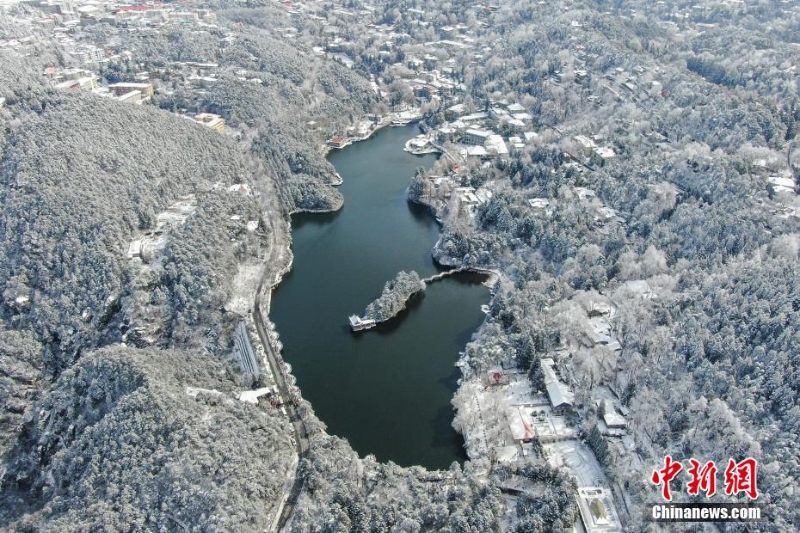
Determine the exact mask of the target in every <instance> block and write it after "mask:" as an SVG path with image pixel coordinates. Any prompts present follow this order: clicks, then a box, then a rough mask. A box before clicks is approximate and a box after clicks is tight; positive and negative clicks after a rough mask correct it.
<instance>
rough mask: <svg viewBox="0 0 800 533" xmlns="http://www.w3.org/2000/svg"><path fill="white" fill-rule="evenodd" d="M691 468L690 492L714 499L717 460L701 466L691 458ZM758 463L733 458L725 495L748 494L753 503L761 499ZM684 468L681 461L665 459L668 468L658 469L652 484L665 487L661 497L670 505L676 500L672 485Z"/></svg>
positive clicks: (654, 472) (688, 472)
mask: <svg viewBox="0 0 800 533" xmlns="http://www.w3.org/2000/svg"><path fill="white" fill-rule="evenodd" d="M689 464H690V465H691V466H690V467H689V468H688V469H687V470H686V473H687V474H688V475H689V482H688V483H687V484H686V493H687V494H690V495H692V496H697V495H699V494H700V493H701V492H703V493H705V495H706V496H708V497H710V496H713V495H714V494H716V493H717V465H716V464H715V463H714V461H708V462H707V463H705V464H701V463H700V461H698V460H697V459H695V458H691V459H689ZM757 469H758V463H757V461H756V460H755V459H753V458H752V457H748V458H746V459H744V460H742V461H740V462H738V463H737V462H736V461H734V460H733V459H730V460H729V461H728V466H727V468H725V494H727V495H728V496H738V495H739V494H740V493H744V494H745V495H747V497H748V498H750V499H751V500H755V499H756V498H758V488H757V481H756V479H757V476H756V471H757ZM681 470H683V465H682V464H681V463H679V462H678V461H673V460H672V457H671V456H669V455H667V456H666V457H664V467H663V468H661V469H659V470H654V471H653V475H652V476H651V477H650V481H651V482H652V483H653V485H661V495H662V496H663V497H664V499H665V500H666V501H668V502H671V501H672V492H671V491H670V486H669V483H670V481H672V480H673V479H675V476H677V475H678V474H679V473H680V471H681Z"/></svg>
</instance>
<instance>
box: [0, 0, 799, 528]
mask: <svg viewBox="0 0 800 533" xmlns="http://www.w3.org/2000/svg"><path fill="white" fill-rule="evenodd" d="M190 8H191V9H195V8H196V9H197V10H200V12H201V15H202V17H203V20H204V21H205V22H203V24H202V25H195V26H193V25H192V24H193V23H192V22H188V23H174V24H172V23H170V24H165V25H163V26H154V25H153V24H151V23H150V22H142V23H141V24H139V23H138V22H133V23H131V22H129V21H126V18H125V17H127V16H128V15H125V17H123V16H121V15H119V16H118V11H114V10H113V9H110V10H109V11H108V13H106V14H102V15H97V16H85V13H84V16H81V17H77V18H76V19H74V20H75V22H76V24H73V23H72V22H71V20H72V19H70V18H69V17H68V16H67V15H66V14H65V13H60V12H58V11H57V10H56V11H47V10H46V8H45V7H41V8H40V7H37V6H35V5H32V4H30V3H25V4H23V5H19V6H15V7H11V8H8V9H3V10H2V11H0V44H2V48H3V49H2V50H0V126H1V127H0V150H2V157H1V158H0V236H2V238H0V291H2V300H1V301H0V403H1V404H2V405H3V408H4V417H3V418H2V422H0V453H2V465H1V466H0V485H1V486H2V488H0V529H3V530H10V531H89V530H99V529H103V528H105V529H108V530H119V531H135V530H158V531H172V530H183V531H190V530H191V531H264V530H266V529H268V528H270V527H271V524H272V523H273V519H274V515H275V513H276V512H277V509H278V507H279V503H278V502H279V501H281V499H282V497H283V496H284V494H285V487H286V484H287V481H291V479H292V476H293V475H295V473H296V475H297V476H298V478H299V479H300V480H301V486H302V490H301V491H300V495H299V498H298V500H297V501H298V504H297V506H296V508H295V510H294V513H293V514H292V516H291V518H290V520H289V522H288V525H287V527H286V530H288V531H298V532H300V531H309V530H311V531H409V532H410V531H452V532H466V531H469V532H476V533H477V532H484V531H509V530H510V531H520V532H523V531H524V532H539V531H564V530H568V529H569V528H571V527H572V524H574V523H575V520H576V519H577V516H578V514H577V513H578V506H577V505H576V500H575V494H574V493H575V491H576V482H575V480H574V479H573V478H572V477H571V476H570V474H569V473H568V472H567V470H565V469H563V468H555V467H553V466H552V465H550V464H548V463H547V461H546V460H544V459H543V458H544V457H545V453H544V452H543V444H542V443H541V442H538V439H533V440H534V443H533V445H532V446H533V449H534V451H535V453H534V454H532V455H531V456H525V457H523V458H520V457H516V456H514V457H515V458H514V459H512V460H510V461H509V462H507V463H505V464H501V463H500V462H499V461H498V460H497V457H496V455H495V456H490V455H488V454H487V455H486V457H478V455H480V454H478V453H474V454H473V453H472V452H473V450H470V452H471V453H470V456H471V457H472V456H473V455H474V456H475V457H474V458H473V460H471V461H468V462H467V463H466V464H465V465H463V467H462V466H460V465H458V464H455V465H454V466H453V467H452V468H451V469H450V470H448V471H443V472H428V471H425V470H424V469H422V468H400V467H397V466H396V465H393V464H391V463H389V464H380V463H378V462H377V461H375V460H374V459H373V458H372V457H369V456H368V457H366V458H359V457H357V455H356V454H355V452H353V450H352V449H351V448H350V447H349V445H348V444H347V442H346V441H344V440H342V439H339V438H336V437H332V436H329V435H327V434H326V433H325V428H324V425H323V424H322V423H321V422H320V421H319V420H317V419H316V418H315V416H314V413H313V406H312V405H309V404H308V403H307V402H305V401H304V400H302V398H301V397H298V398H297V399H296V403H297V405H298V408H297V409H298V413H299V414H300V416H301V417H302V419H303V421H304V424H305V428H307V430H308V434H309V440H310V450H309V451H308V453H307V454H305V455H304V456H303V457H301V458H300V460H299V466H297V468H296V469H295V461H296V460H297V459H298V457H297V455H296V453H295V445H296V443H295V442H293V440H294V438H295V437H294V434H293V430H292V424H291V422H290V421H289V420H288V419H287V418H285V417H282V416H280V415H279V412H278V411H277V409H275V408H271V407H270V405H269V403H268V402H262V403H259V404H257V405H253V404H252V403H248V402H241V401H239V400H238V394H239V393H240V392H241V385H240V383H239V382H238V381H237V375H238V374H239V372H240V369H239V368H238V367H237V362H236V361H235V360H234V359H232V358H231V357H230V352H231V345H232V343H233V341H232V334H233V331H234V328H235V327H236V324H237V323H239V321H240V320H241V319H242V317H241V316H238V315H236V314H235V313H232V312H230V311H229V310H226V308H225V303H226V302H227V301H228V299H229V297H230V296H231V292H232V290H233V288H232V287H233V282H232V280H233V279H234V277H235V275H236V272H237V267H238V265H240V264H241V263H242V262H245V261H251V262H258V261H265V260H267V259H268V258H270V257H272V256H273V254H272V251H273V250H274V249H275V248H276V247H277V248H280V249H282V250H283V249H288V246H289V242H288V236H287V235H285V232H284V230H283V229H282V228H283V227H284V226H285V225H286V222H287V220H288V217H289V215H290V213H293V212H297V211H303V210H307V211H326V210H335V209H338V208H340V207H341V206H342V204H343V201H345V199H343V198H342V196H341V194H340V193H339V192H338V191H337V189H336V188H335V184H336V183H337V179H338V178H337V176H336V173H335V171H334V170H333V168H332V167H331V165H330V164H329V163H328V162H327V160H326V159H325V152H324V150H323V148H322V147H323V146H324V143H325V141H327V140H329V139H331V138H334V137H338V136H345V137H348V136H351V137H357V136H358V135H357V133H356V132H357V128H358V125H359V123H360V122H366V123H367V124H373V123H374V122H376V121H377V120H378V119H379V118H384V117H385V116H386V115H387V113H388V112H389V111H395V112H399V111H400V110H404V111H405V110H408V109H413V110H414V111H415V112H419V114H421V115H422V116H423V120H422V123H421V124H422V126H423V128H425V129H426V131H429V132H434V133H432V134H431V135H434V136H436V138H435V139H434V140H435V142H436V143H437V146H440V147H441V148H442V151H443V152H444V153H445V155H444V156H443V157H441V158H440V159H439V161H438V162H437V163H436V164H435V165H434V167H433V168H432V169H429V170H427V171H420V172H418V173H417V175H416V176H414V177H412V176H409V180H410V183H411V186H410V188H409V193H410V196H411V197H412V199H414V200H416V201H424V202H425V203H426V204H428V205H432V206H435V207H436V214H437V216H439V217H440V218H441V219H442V235H441V238H440V239H439V242H438V243H437V245H436V247H435V249H434V250H433V254H434V256H435V258H436V259H438V260H439V261H440V263H442V264H446V265H452V266H464V267H474V268H481V269H492V270H493V271H495V272H497V273H498V276H497V277H498V279H499V282H498V285H497V286H496V287H495V289H494V291H493V293H492V301H491V303H490V305H489V309H488V314H487V317H486V320H485V321H484V323H483V324H482V325H481V327H480V328H479V329H478V331H476V332H475V334H474V335H473V337H472V339H471V341H470V342H469V343H468V344H467V345H466V347H465V348H464V356H463V357H462V363H463V366H462V372H463V377H464V383H465V384H466V383H468V382H469V380H478V379H481V378H480V376H486V375H487V372H495V371H497V369H505V368H515V369H517V370H519V371H520V372H521V373H522V374H521V375H522V380H523V381H525V382H527V383H529V387H528V388H529V389H530V390H531V391H532V392H533V394H544V393H545V390H546V385H545V383H544V380H545V376H544V375H543V373H542V365H541V360H542V359H548V360H552V361H553V365H554V368H557V369H558V376H557V377H558V379H561V380H563V381H564V382H565V383H566V384H567V385H568V386H569V387H570V388H571V390H572V391H573V392H574V407H575V409H574V411H573V412H571V413H570V415H569V422H570V423H571V424H574V425H575V432H576V434H578V435H579V436H577V437H575V439H576V442H581V443H583V444H585V445H586V446H588V447H589V448H590V449H591V451H592V453H593V455H594V457H595V459H596V460H597V462H598V463H599V465H600V467H601V468H602V475H603V476H604V477H605V479H606V480H607V483H608V486H609V490H610V491H612V492H613V497H614V500H615V502H616V507H617V510H618V511H619V515H620V517H619V518H620V521H621V526H622V528H623V529H624V530H631V531H640V530H649V528H652V527H654V526H652V524H650V523H649V522H648V521H647V516H646V513H647V509H648V507H647V505H646V504H647V503H648V502H652V501H653V500H654V499H655V497H656V496H655V494H656V493H655V492H654V490H655V489H654V487H653V485H652V483H651V482H650V474H651V473H652V471H653V469H655V468H658V467H659V466H660V464H661V462H662V461H663V458H664V456H665V455H667V454H670V455H671V456H672V457H673V458H675V459H676V460H680V461H688V459H689V458H690V457H702V458H703V459H704V460H716V461H718V462H719V463H724V462H725V461H727V459H728V458H729V457H736V458H739V459H741V458H744V457H754V458H756V459H757V460H758V461H759V466H760V469H761V470H760V472H759V479H758V482H759V491H760V497H759V500H758V502H759V503H760V504H762V505H763V506H764V509H765V511H764V513H765V515H766V516H767V517H768V518H767V520H766V521H764V522H761V523H759V524H758V525H757V529H758V530H762V531H794V530H796V526H797V524H798V523H800V511H798V509H800V505H798V503H799V502H798V493H797V490H796V488H795V485H796V479H797V478H798V477H800V444H798V435H800V404H799V403H798V398H800V360H798V357H800V318H798V317H800V313H798V311H800V286H798V280H800V272H798V260H799V259H800V257H799V256H798V253H799V252H800V200H799V199H798V194H797V193H798V190H800V156H799V155H798V148H799V147H800V146H798V142H797V136H798V122H799V121H800V101H798V96H797V93H798V90H800V81H799V80H800V78H798V72H797V70H798V64H797V63H798V54H797V50H798V45H800V37H799V36H800V10H798V8H797V6H796V5H795V4H793V3H791V2H777V1H772V0H752V1H748V2H729V1H716V0H715V1H710V2H703V3H700V4H698V3H697V2H689V1H688V0H687V1H683V0H670V1H666V2H649V1H643V0H632V1H626V2H609V1H606V0H568V1H564V2H556V3H541V2H536V1H532V0H525V1H514V2H512V1H506V0H503V1H501V2H498V3H496V5H485V4H479V3H475V4H472V3H464V2H435V3H431V2H421V1H418V0H400V1H394V0H393V1H385V0H377V1H375V2H362V1H359V0H355V1H346V2H319V3H317V2H304V3H303V5H302V6H299V7H298V6H290V5H282V4H281V5H279V4H278V3H273V2H265V1H261V0H256V1H251V2H247V3H246V4H242V3H239V2H230V1H228V0H211V1H209V2H204V3H202V5H201V4H197V5H195V4H193V3H189V4H187V7H186V9H187V10H188V9H190ZM42 9H45V11H42ZM112 14H113V15H114V16H118V18H114V16H111V15H112ZM106 15H108V16H106ZM211 15H214V16H213V17H212V16H211ZM158 16H161V14H158ZM180 16H184V15H183V14H181V15H180ZM199 16H200V15H198V17H199ZM54 28H55V29H56V30H57V31H55V30H54ZM67 39H73V40H74V41H75V42H78V43H80V44H81V46H84V45H86V44H87V43H91V44H92V46H95V45H96V46H100V47H102V54H101V55H102V59H101V60H100V61H97V62H96V63H94V64H93V65H92V66H91V69H93V70H92V74H93V75H94V76H95V77H96V81H97V82H99V83H100V84H102V85H106V86H107V85H109V84H114V83H117V82H125V83H134V82H136V81H137V80H140V78H141V76H142V75H144V79H147V80H149V81H148V82H147V83H150V84H152V86H153V89H154V92H153V95H152V98H151V99H150V100H149V102H147V104H146V105H141V106H139V105H132V104H126V103H123V102H119V101H116V100H115V99H112V98H106V97H101V96H98V95H97V94H93V93H92V92H91V91H89V90H61V89H56V88H55V85H56V80H55V78H54V76H57V75H58V73H62V72H66V73H67V74H68V75H72V74H69V73H70V72H73V71H76V70H79V69H82V68H83V69H84V70H88V69H87V68H85V67H86V64H85V63H83V62H82V60H79V59H77V58H78V55H77V52H76V51H77V48H75V47H74V46H72V44H74V43H71V44H70V45H69V46H68V45H67V44H65V43H66V40H67ZM108 58H112V59H108ZM106 59H108V60H107V61H106ZM81 79H85V78H81ZM67 81H69V79H67ZM436 84H438V85H436ZM432 95H435V96H436V97H435V98H434V97H433V96H432ZM106 96H108V95H106ZM202 113H213V114H215V115H219V117H220V118H222V119H224V121H225V124H226V126H225V127H226V128H227V130H226V134H220V133H219V132H216V131H213V130H211V129H210V128H206V127H203V126H201V125H199V124H196V123H195V122H194V120H186V119H187V118H188V119H193V118H195V117H197V116H198V115H200V114H202ZM476 117H477V118H476ZM465 121H467V122H468V123H469V124H473V125H474V124H475V123H476V122H475V121H479V122H478V123H481V122H480V121H483V122H482V124H491V127H492V128H493V130H492V131H493V132H494V133H496V134H497V135H499V136H501V137H502V138H503V139H505V141H503V142H504V143H505V142H507V143H508V146H509V147H510V148H509V149H508V150H507V153H504V154H503V155H502V156H500V155H497V154H494V155H492V154H490V153H488V152H487V151H486V150H483V151H482V152H481V151H479V152H474V151H473V152H470V148H468V147H467V146H466V145H467V143H465V142H463V141H464V139H465V138H467V137H468V135H466V134H465V133H464V134H458V133H456V132H458V131H462V132H464V131H465V130H466V129H467V128H469V129H472V130H474V129H475V127H472V126H468V125H467V122H465ZM470 121H472V122H470ZM459 122H460V123H461V124H460V126H459V125H458V123H459ZM487 127H488V126H487ZM459 128H461V129H460V130H459ZM482 133H483V132H481V131H478V132H477V134H478V136H480V135H481V134H482ZM474 137H475V132H474V131H473V139H471V140H470V143H472V144H474ZM504 146H505V144H504ZM481 148H483V147H481ZM176 206H178V207H176ZM181 206H182V207H181ZM184 208H185V209H184ZM181 209H184V210H183V211H181ZM176 213H178V214H176ZM170 217H172V218H170ZM175 217H177V218H175ZM178 219H179V222H176V223H174V224H172V225H170V224H165V225H161V224H162V222H163V221H164V220H167V221H169V220H173V221H174V220H178ZM251 222H252V223H253V224H252V225H250V223H251ZM147 239H151V241H152V242H157V243H159V246H158V247H154V248H153V249H152V250H150V255H146V254H139V252H135V251H134V252H132V250H137V248H133V247H131V245H132V243H134V242H139V243H140V244H141V242H143V241H146V240H147ZM132 253H133V254H134V255H136V254H138V255H141V256H142V257H137V258H136V261H132V258H131V257H130V255H131V254H132ZM287 255H288V254H287ZM402 274H404V273H401V275H402ZM420 283H421V281H420V280H419V277H418V276H417V275H416V273H413V272H412V273H411V274H406V275H404V276H400V275H399V277H398V279H396V280H395V281H394V283H393V284H392V282H390V283H389V284H387V287H386V288H385V289H384V293H383V295H382V296H381V297H380V298H379V300H378V301H377V302H375V303H373V304H371V305H370V307H369V308H368V309H367V315H368V316H370V317H372V318H375V319H377V320H382V319H385V318H387V317H389V316H391V315H392V314H394V313H396V312H397V310H399V308H402V303H403V302H405V297H407V296H408V294H410V292H413V291H415V290H417V289H418V288H419V287H420ZM498 375H499V372H498ZM476 376H478V377H477V378H476ZM479 385H480V386H479V387H478V388H476V389H470V388H467V387H466V386H464V385H462V388H461V389H460V390H459V392H458V393H457V395H456V401H455V404H456V406H457V407H459V409H460V410H459V412H458V413H457V421H458V423H457V425H458V426H459V427H460V428H462V429H464V428H467V427H471V426H474V425H478V424H484V425H486V421H485V420H476V419H477V418H479V417H478V415H477V414H476V412H471V411H469V410H467V409H466V408H465V407H464V406H465V405H467V404H468V402H469V401H472V400H473V399H474V398H473V397H468V396H469V394H471V393H472V391H473V390H478V392H480V391H482V390H484V389H485V388H486V387H485V386H484V384H483V383H482V382H481V383H480V384H479ZM526 386H527V385H526ZM468 393H469V394H468ZM476 394H477V393H476ZM608 402H610V403H608ZM606 405H611V406H612V407H613V406H617V409H618V410H619V412H620V414H619V415H618V416H621V417H624V419H625V430H624V431H623V432H622V433H620V432H614V431H607V430H605V429H604V430H601V429H600V428H601V427H606V426H604V425H603V424H601V421H602V419H603V417H604V416H605V415H606V414H607V412H606ZM495 407H496V406H494V407H493V406H492V405H490V406H489V407H488V408H487V409H488V410H491V409H494V410H495V411H496V412H493V413H491V415H492V416H491V417H490V418H489V422H490V423H492V424H495V426H496V427H491V428H489V430H490V431H489V432H488V433H489V434H490V436H491V435H501V434H503V432H506V421H505V419H504V416H503V414H502V413H501V412H500V409H499V407H497V408H495ZM478 413H479V412H478ZM469 442H470V441H469V440H468V444H469ZM537 461H538V463H537ZM518 487H523V489H524V490H523V489H519V490H518ZM512 496H513V497H512ZM677 499H678V501H683V500H687V499H688V497H687V496H686V494H680V495H679V496H678V497H677ZM714 501H721V502H724V501H728V499H727V498H726V497H725V496H724V494H718V495H717V496H715V498H714ZM679 525H680V524H679ZM665 529H667V528H666V527H665ZM719 529H720V530H722V531H740V530H743V526H742V525H740V524H739V525H737V524H724V525H720V526H719ZM669 530H675V531H677V530H679V529H669Z"/></svg>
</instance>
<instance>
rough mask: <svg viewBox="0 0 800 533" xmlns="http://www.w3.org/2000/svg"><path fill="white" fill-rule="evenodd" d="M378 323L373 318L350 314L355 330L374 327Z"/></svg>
mask: <svg viewBox="0 0 800 533" xmlns="http://www.w3.org/2000/svg"><path fill="white" fill-rule="evenodd" d="M376 324H377V322H375V321H374V320H372V319H371V318H361V317H360V316H358V315H350V329H352V330H353V331H361V330H363V329H369V328H374V327H375V326H376Z"/></svg>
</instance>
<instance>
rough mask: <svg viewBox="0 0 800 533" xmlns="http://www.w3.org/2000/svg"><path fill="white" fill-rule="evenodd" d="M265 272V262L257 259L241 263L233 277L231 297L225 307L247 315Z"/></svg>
mask: <svg viewBox="0 0 800 533" xmlns="http://www.w3.org/2000/svg"><path fill="white" fill-rule="evenodd" d="M263 272H264V264H263V263H260V262H255V260H252V261H248V262H246V263H242V264H240V265H239V270H238V271H237V272H236V276H235V277H234V278H233V284H232V285H233V286H232V287H231V297H230V299H229V300H228V302H227V303H226V304H225V309H227V310H228V311H232V312H234V313H238V314H240V315H242V316H246V315H247V314H248V313H249V312H250V310H251V309H252V308H253V300H254V298H255V295H256V289H258V282H259V281H260V280H261V274H262V273H263Z"/></svg>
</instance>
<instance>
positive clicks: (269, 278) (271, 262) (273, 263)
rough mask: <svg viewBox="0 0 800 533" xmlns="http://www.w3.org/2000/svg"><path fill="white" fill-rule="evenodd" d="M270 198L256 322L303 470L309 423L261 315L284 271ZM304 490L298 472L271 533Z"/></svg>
mask: <svg viewBox="0 0 800 533" xmlns="http://www.w3.org/2000/svg"><path fill="white" fill-rule="evenodd" d="M267 198H268V196H266V195H265V191H263V190H262V191H261V203H262V219H263V221H264V223H265V225H266V226H267V227H269V230H270V232H269V234H270V239H271V242H270V247H269V257H267V258H266V260H265V261H266V268H265V269H264V274H263V275H262V277H261V281H260V282H259V284H258V289H257V290H256V296H255V302H254V306H253V322H254V323H255V325H256V331H257V332H258V337H259V339H260V341H261V345H262V346H263V347H264V353H265V354H266V359H267V362H268V363H269V366H270V369H271V370H272V375H273V376H274V378H275V385H276V386H277V387H278V392H280V395H281V398H283V401H284V405H283V406H284V408H285V409H286V413H287V415H288V417H289V420H290V421H291V423H292V429H293V430H294V437H295V446H296V448H297V454H298V456H299V457H298V466H299V461H300V460H302V459H303V457H305V456H306V454H307V453H308V450H309V439H308V432H307V430H306V426H305V422H304V421H303V419H302V417H301V416H300V415H299V414H298V413H297V409H296V406H295V401H294V395H293V394H292V393H291V391H290V389H289V386H288V385H287V383H286V375H285V374H284V367H283V365H282V364H281V357H280V354H278V351H277V349H276V347H275V345H274V344H273V343H272V338H271V337H270V335H269V329H268V328H267V321H266V319H265V317H264V315H263V314H262V312H261V297H262V295H263V294H264V290H265V288H266V290H271V289H272V287H274V286H275V285H276V284H277V283H278V281H279V280H280V273H281V272H280V268H281V264H282V259H283V257H282V253H281V247H282V244H281V242H280V239H279V238H278V235H279V233H278V232H279V229H278V228H277V227H275V221H274V220H273V218H272V217H270V216H269V213H270V212H274V211H275V210H274V208H272V206H269V205H267V204H266V202H267ZM302 489H303V480H302V478H301V476H300V475H299V472H296V473H295V477H294V482H293V484H292V488H291V490H290V491H289V494H288V495H287V496H286V499H285V502H284V505H283V508H282V509H281V510H280V517H279V519H278V520H277V522H275V521H273V528H272V530H271V531H280V530H282V529H283V528H284V526H285V525H286V523H287V522H288V520H289V517H290V516H291V515H292V512H293V511H294V508H295V505H296V504H297V498H298V497H299V496H300V492H301V491H302Z"/></svg>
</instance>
